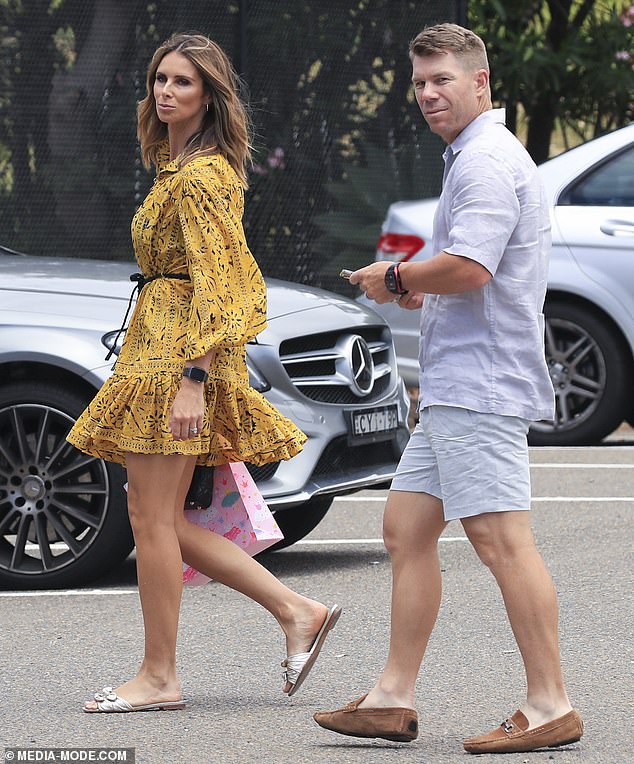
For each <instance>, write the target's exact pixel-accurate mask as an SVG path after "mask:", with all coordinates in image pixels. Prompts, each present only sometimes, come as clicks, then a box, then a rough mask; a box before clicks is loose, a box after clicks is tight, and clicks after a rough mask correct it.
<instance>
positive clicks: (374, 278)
mask: <svg viewBox="0 0 634 764" xmlns="http://www.w3.org/2000/svg"><path fill="white" fill-rule="evenodd" d="M390 265H392V263H388V262H383V261H382V262H380V263H372V264H371V265H366V266H365V268H359V270H358V271H354V273H353V274H352V275H351V276H350V283H351V284H358V285H359V286H360V287H361V289H362V290H363V291H364V292H365V296H366V297H368V298H369V299H370V300H374V302H376V303H377V304H378V305H383V304H384V303H386V302H394V299H395V298H396V295H394V294H392V292H390V291H389V289H388V288H387V287H386V286H385V271H387V269H388V268H389V267H390Z"/></svg>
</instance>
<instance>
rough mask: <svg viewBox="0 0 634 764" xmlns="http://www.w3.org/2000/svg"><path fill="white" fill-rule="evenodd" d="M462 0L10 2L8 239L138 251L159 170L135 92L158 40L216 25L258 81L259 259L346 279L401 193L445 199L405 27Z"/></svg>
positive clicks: (124, 253) (254, 221) (3, 232)
mask: <svg viewBox="0 0 634 764" xmlns="http://www.w3.org/2000/svg"><path fill="white" fill-rule="evenodd" d="M458 5H459V4H458V3H457V4H454V3H451V2H449V3H448V2H433V1H432V0H430V1H428V2H412V1H408V0H320V2H312V1H310V2H309V1H308V0H297V1H296V2H276V1H275V0H249V2H246V0H235V1H233V2H227V1H226V0H225V1H224V2H221V1H220V0H189V2H187V3H175V2H173V0H154V1H153V2H147V0H0V78H1V79H2V87H1V88H0V243H1V244H3V245H5V246H7V247H10V248H13V249H16V250H19V251H26V252H29V253H31V254H52V255H70V256H77V257H80V256H81V257H90V258H104V259H131V258H132V253H131V246H130V238H129V224H130V219H131V217H132V214H133V212H134V208H135V206H136V205H138V203H139V202H140V201H141V200H142V198H143V197H144V195H145V193H146V191H147V189H148V187H149V184H150V183H151V180H152V177H151V175H149V174H148V173H146V172H145V171H144V170H143V168H142V166H141V162H140V159H139V154H138V148H137V145H136V138H135V129H136V115H135V109H136V102H137V101H138V100H139V99H140V98H142V97H143V96H144V95H145V71H146V67H147V63H148V61H149V59H150V57H151V54H152V52H153V51H154V49H155V47H156V45H157V44H158V43H159V42H161V41H162V40H164V39H165V38H166V37H168V36H169V35H170V34H171V33H173V32H174V31H182V30H196V31H202V32H204V33H206V34H209V35H210V36H211V37H213V38H214V39H215V40H217V41H218V42H219V43H220V44H221V45H222V46H223V47H224V48H225V50H226V51H227V52H228V53H229V55H230V57H231V58H232V59H233V61H234V63H235V65H236V68H237V69H238V71H239V72H240V73H241V75H242V77H243V80H244V82H245V96H246V97H247V98H248V100H249V102H250V104H251V108H252V116H253V121H254V125H255V129H256V156H255V164H254V168H253V172H252V174H251V178H250V190H249V193H248V196H247V206H246V210H247V211H246V215H245V228H246V231H247V237H248V239H249V244H250V246H251V248H252V250H253V252H254V254H255V256H256V258H257V259H258V261H259V263H260V265H261V267H262V269H263V271H264V272H265V273H266V274H267V275H270V276H279V277H284V278H288V279H290V280H295V281H299V282H304V283H312V284H318V285H322V286H330V287H338V288H345V287H346V285H342V284H341V280H340V279H337V276H336V275H335V274H336V273H337V272H338V270H339V269H340V268H341V267H343V266H346V267H354V266H357V265H360V264H363V263H365V262H368V261H371V260H372V259H373V257H374V248H375V245H376V241H377V239H378V235H379V229H380V224H381V220H382V218H383V215H384V213H385V210H386V208H387V205H388V204H389V203H390V202H392V201H394V200H396V199H398V198H403V197H416V196H431V195H434V194H436V193H438V190H439V184H440V179H441V152H442V147H441V145H440V142H439V140H438V139H436V138H435V137H434V136H431V135H430V133H429V132H428V131H427V129H426V128H425V127H424V125H423V124H422V119H421V118H420V115H419V113H418V112H417V109H416V108H415V105H414V103H413V101H412V100H411V98H410V99H409V100H408V92H409V79H410V64H409V59H408V56H407V46H408V42H409V39H410V38H411V37H412V36H413V35H414V34H415V33H416V32H417V31H419V30H420V29H421V28H422V27H423V26H424V25H425V24H429V23H436V22H439V21H444V20H455V18H456V12H457V8H458Z"/></svg>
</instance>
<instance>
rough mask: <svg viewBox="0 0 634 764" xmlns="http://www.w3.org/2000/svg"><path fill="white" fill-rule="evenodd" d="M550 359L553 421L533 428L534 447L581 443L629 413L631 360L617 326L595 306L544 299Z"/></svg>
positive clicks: (597, 438)
mask: <svg viewBox="0 0 634 764" xmlns="http://www.w3.org/2000/svg"><path fill="white" fill-rule="evenodd" d="M545 316H546V361H547V363H548V369H549V371H550V377H551V380H552V383H553V387H554V389H555V400H556V412H555V422H554V424H553V423H552V422H545V421H544V422H536V423H535V424H533V425H532V426H531V430H530V433H529V442H530V443H531V445H538V446H542V445H547V446H551V445H552V446H581V445H591V444H593V443H598V442H599V441H600V440H602V439H603V438H604V437H606V435H609V434H610V433H611V432H613V431H614V430H615V429H616V428H617V427H618V426H619V424H621V422H622V421H623V419H624V416H625V414H626V411H627V406H626V401H627V400H628V398H627V384H628V379H629V372H630V368H631V359H630V357H629V354H628V352H627V350H626V348H625V345H624V343H623V342H621V341H620V340H619V338H618V336H617V335H616V333H615V331H614V329H613V328H611V327H609V326H608V325H607V324H606V322H605V321H604V320H602V319H601V318H600V317H599V316H598V315H597V314H595V313H593V312H592V310H591V309H588V308H585V307H581V306H578V305H572V304H569V303H566V302H563V301H559V300H552V301H549V302H547V303H546V308H545Z"/></svg>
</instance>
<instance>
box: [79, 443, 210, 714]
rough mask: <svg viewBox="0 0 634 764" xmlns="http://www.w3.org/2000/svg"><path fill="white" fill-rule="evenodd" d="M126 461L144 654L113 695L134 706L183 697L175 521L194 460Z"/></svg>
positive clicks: (149, 457) (133, 457)
mask: <svg viewBox="0 0 634 764" xmlns="http://www.w3.org/2000/svg"><path fill="white" fill-rule="evenodd" d="M126 461H127V471H128V512H129V515H130V523H131V525H132V530H133V533H134V540H135V543H136V564H137V576H138V584H139V597H140V599H141V608H142V611H143V623H144V626H145V654H144V658H143V662H142V664H141V667H140V669H139V671H138V673H137V675H136V677H135V678H134V679H132V680H130V681H129V682H126V683H125V684H123V685H121V686H120V687H118V688H116V692H117V694H119V695H120V696H121V697H122V698H124V699H125V700H127V701H128V702H129V703H131V704H132V705H133V706H136V705H142V704H146V703H157V702H160V701H168V700H180V698H181V697H182V695H181V686H180V681H179V679H178V676H177V672H176V637H177V632H178V618H179V611H180V601H181V593H182V561H181V553H180V547H179V544H178V537H177V535H176V529H175V522H174V519H175V516H176V514H177V508H178V512H179V513H180V511H181V508H182V506H183V503H184V500H185V495H186V491H187V486H188V485H189V480H190V478H191V472H192V470H193V465H194V462H195V457H192V456H183V455H180V454H174V455H162V454H128V455H127V460H126ZM184 475H189V476H190V477H188V478H185V479H184ZM184 486H185V487H184ZM88 706H89V707H94V706H96V704H94V703H91V704H88Z"/></svg>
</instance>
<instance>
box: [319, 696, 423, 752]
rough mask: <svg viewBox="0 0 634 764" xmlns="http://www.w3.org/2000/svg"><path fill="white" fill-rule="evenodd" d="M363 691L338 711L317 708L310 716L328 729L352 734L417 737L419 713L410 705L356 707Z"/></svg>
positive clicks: (405, 739) (404, 739)
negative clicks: (400, 706)
mask: <svg viewBox="0 0 634 764" xmlns="http://www.w3.org/2000/svg"><path fill="white" fill-rule="evenodd" d="M366 697H367V695H363V696H362V697H360V698H359V699H358V700H353V701H352V703H348V705H347V706H344V707H343V708H340V709H339V710H337V711H318V712H317V713H316V714H314V715H313V719H314V720H315V721H316V722H317V724H319V726H320V727H323V728H324V729H327V730H332V731H333V732H338V733H339V734H340V735H350V736H351V737H380V738H382V739H383V740H394V741H396V742H399V743H410V742H411V741H412V740H416V738H417V737H418V714H417V713H416V711H414V710H413V709H411V708H359V704H360V703H361V702H363V701H364V700H365V698H366Z"/></svg>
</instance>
